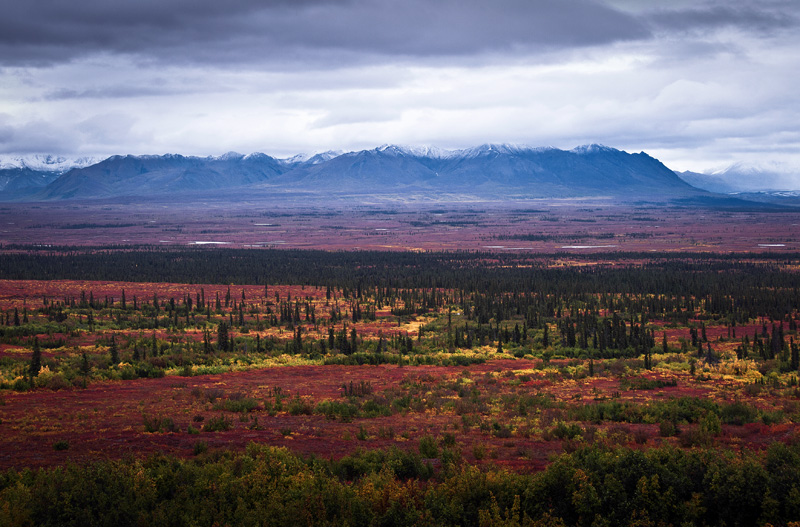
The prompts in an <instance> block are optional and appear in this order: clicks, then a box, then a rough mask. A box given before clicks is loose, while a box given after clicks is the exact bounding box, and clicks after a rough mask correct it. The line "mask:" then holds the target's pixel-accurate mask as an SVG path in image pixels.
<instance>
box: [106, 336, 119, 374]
mask: <svg viewBox="0 0 800 527" xmlns="http://www.w3.org/2000/svg"><path fill="white" fill-rule="evenodd" d="M108 351H109V352H110V353H111V365H112V366H113V365H116V364H119V350H118V349H117V339H116V337H115V336H114V335H111V345H110V346H109V347H108Z"/></svg>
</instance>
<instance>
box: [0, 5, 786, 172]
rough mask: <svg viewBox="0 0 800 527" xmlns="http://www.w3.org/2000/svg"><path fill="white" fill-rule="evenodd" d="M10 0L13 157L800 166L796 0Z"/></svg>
mask: <svg viewBox="0 0 800 527" xmlns="http://www.w3.org/2000/svg"><path fill="white" fill-rule="evenodd" d="M0 2H2V6H3V8H2V17H0V154H11V153H13V154H24V153H59V154H67V155H75V154H80V155H111V154H126V153H132V154H143V153H149V154H161V153H167V152H170V153H173V152H174V153H181V154H190V155H218V154H221V153H224V152H227V151H231V150H234V151H238V152H241V153H250V152H255V151H261V152H265V153H267V154H270V155H275V156H278V157H285V156H289V155H293V154H296V153H300V152H307V153H311V152H318V151H324V150H356V149H362V148H374V147H376V146H379V145H381V144H384V143H396V144H406V145H415V146H421V145H435V146H439V147H442V148H463V147H469V146H475V145H479V144H482V143H490V142H498V143H499V142H507V143H521V144H529V145H532V146H548V145H549V146H556V147H559V148H572V147H574V146H577V145H580V144H586V143H602V144H606V145H608V146H612V147H616V148H620V149H624V150H627V151H630V152H639V151H642V150H644V151H646V152H648V153H650V154H651V155H654V156H655V157H658V158H659V159H661V160H662V161H664V162H665V163H666V164H667V165H668V166H669V167H670V168H673V169H678V170H687V169H691V170H696V171H702V170H709V169H711V168H715V167H721V166H724V165H729V164H732V163H734V162H745V163H755V164H773V163H778V164H780V165H781V166H784V167H800V153H798V152H800V148H799V147H800V87H799V86H798V84H799V82H798V81H799V80H800V51H799V50H800V2H798V1H797V0H724V1H703V0H693V1H686V2H684V1H674V0H672V1H670V2H663V1H655V0H606V1H601V0H494V1H492V2H487V1H485V0H484V1H477V0H404V1H397V0H228V1H220V0H119V1H114V2H110V1H108V0H75V1H72V2H67V1H63V0H25V1H18V2H17V1H14V0H0ZM666 6H668V7H666Z"/></svg>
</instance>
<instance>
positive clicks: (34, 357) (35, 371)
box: [28, 337, 42, 377]
mask: <svg viewBox="0 0 800 527" xmlns="http://www.w3.org/2000/svg"><path fill="white" fill-rule="evenodd" d="M41 370H42V348H41V347H39V337H34V339H33V353H32V354H31V363H30V366H29V367H28V373H30V376H31V377H36V376H37V375H39V372H40V371H41Z"/></svg>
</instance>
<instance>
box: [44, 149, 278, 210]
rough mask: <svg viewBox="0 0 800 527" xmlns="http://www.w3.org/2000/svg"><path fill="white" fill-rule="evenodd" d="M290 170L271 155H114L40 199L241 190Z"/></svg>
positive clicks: (68, 177)
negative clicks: (222, 189) (238, 188)
mask: <svg viewBox="0 0 800 527" xmlns="http://www.w3.org/2000/svg"><path fill="white" fill-rule="evenodd" d="M284 170H285V169H284V167H283V166H282V165H281V164H280V163H279V162H278V161H277V160H276V159H274V158H272V157H270V156H268V155H265V154H253V155H249V156H243V155H241V154H235V153H230V154H225V155H224V156H220V157H216V158H214V157H210V158H201V157H185V156H181V155H174V154H167V155H163V156H113V157H110V158H108V159H106V160H105V161H101V162H100V163H97V164H96V165H92V166H90V167H86V168H81V169H74V170H70V171H69V172H67V173H66V174H64V175H62V176H61V177H59V178H58V179H57V180H56V181H54V182H53V183H51V184H50V185H48V186H47V187H46V188H45V189H44V190H43V191H42V192H40V193H38V194H37V195H36V197H37V198H39V199H45V200H46V199H78V198H80V199H85V198H101V197H114V196H130V195H139V196H143V195H144V196H146V195H150V194H162V193H173V194H175V193H182V192H191V191H196V190H198V189H203V190H214V189H219V188H232V187H241V186H244V185H251V184H254V183H260V182H263V181H266V180H267V179H269V178H271V177H274V176H275V175H277V174H281V173H282V172H283V171H284Z"/></svg>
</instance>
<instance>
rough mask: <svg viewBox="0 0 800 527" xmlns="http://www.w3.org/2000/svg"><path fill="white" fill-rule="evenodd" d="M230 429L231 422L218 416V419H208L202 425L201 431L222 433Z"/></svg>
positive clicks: (222, 416)
mask: <svg viewBox="0 0 800 527" xmlns="http://www.w3.org/2000/svg"><path fill="white" fill-rule="evenodd" d="M231 427H233V423H232V422H231V420H230V419H228V418H227V417H225V416H224V415H220V416H219V417H210V418H209V419H208V421H206V424H205V425H203V430H204V431H206V432H224V431H226V430H230V429H231Z"/></svg>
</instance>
